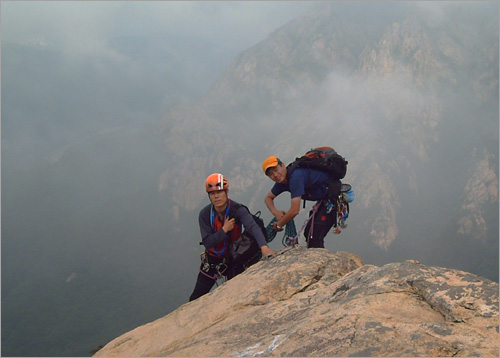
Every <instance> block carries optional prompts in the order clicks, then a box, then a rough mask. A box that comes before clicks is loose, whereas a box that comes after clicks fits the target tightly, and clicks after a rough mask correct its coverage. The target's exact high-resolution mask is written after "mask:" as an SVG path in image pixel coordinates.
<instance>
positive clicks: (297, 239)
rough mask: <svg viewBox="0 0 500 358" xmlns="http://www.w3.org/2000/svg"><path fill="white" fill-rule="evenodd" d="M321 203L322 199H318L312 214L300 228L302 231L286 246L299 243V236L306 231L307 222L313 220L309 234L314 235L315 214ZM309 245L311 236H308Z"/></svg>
mask: <svg viewBox="0 0 500 358" xmlns="http://www.w3.org/2000/svg"><path fill="white" fill-rule="evenodd" d="M320 205H321V200H320V201H318V202H317V203H316V204H314V206H313V208H312V214H311V215H309V217H308V218H307V219H306V221H304V224H303V225H302V227H301V228H300V231H299V233H298V234H297V235H296V236H295V237H293V238H291V239H290V241H289V245H285V246H292V245H296V244H298V243H299V236H300V234H302V232H303V231H304V229H305V228H306V226H307V223H308V222H309V221H310V220H312V223H311V229H310V230H309V233H310V235H308V236H312V233H313V229H314V219H313V218H314V215H316V212H317V211H318V208H319V206H320ZM307 245H308V246H309V237H307Z"/></svg>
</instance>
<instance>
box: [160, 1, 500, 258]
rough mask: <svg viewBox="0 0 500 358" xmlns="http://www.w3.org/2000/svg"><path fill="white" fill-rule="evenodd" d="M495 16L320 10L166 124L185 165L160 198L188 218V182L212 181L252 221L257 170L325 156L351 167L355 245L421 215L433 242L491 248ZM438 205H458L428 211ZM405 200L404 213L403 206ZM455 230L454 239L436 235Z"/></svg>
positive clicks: (391, 234)
mask: <svg viewBox="0 0 500 358" xmlns="http://www.w3.org/2000/svg"><path fill="white" fill-rule="evenodd" d="M364 5H365V4H364V3H363V6H364ZM359 6H361V5H359ZM490 6H491V7H490ZM490 6H484V7H481V6H479V7H471V6H469V5H467V4H443V6H437V7H433V6H427V7H426V6H420V5H416V4H406V3H405V4H398V5H396V7H397V9H396V11H395V12H391V11H389V8H390V7H386V6H384V5H383V4H370V5H369V6H368V8H367V9H364V10H365V12H364V15H361V14H357V15H354V14H355V13H356V12H355V9H352V8H351V7H349V6H347V5H345V6H344V5H338V4H335V3H331V4H330V3H328V4H319V5H318V7H314V8H313V9H311V11H310V12H308V13H307V14H305V15H303V16H300V17H297V18H296V19H295V20H293V21H291V22H289V23H288V24H286V25H284V26H282V27H281V28H279V29H277V30H276V31H274V32H273V33H272V34H270V36H269V37H268V38H267V39H265V40H263V41H262V42H260V43H259V44H257V45H255V46H253V47H252V48H250V49H248V50H247V51H244V52H243V53H241V54H240V55H239V56H238V57H236V58H235V60H234V61H233V62H232V63H231V64H230V65H229V67H228V69H227V70H226V71H225V72H224V73H223V75H222V76H221V77H220V79H219V81H217V82H216V83H215V84H214V86H213V87H212V89H211V91H209V92H207V93H206V95H205V96H203V97H202V98H201V99H200V100H199V101H198V102H196V103H193V105H192V106H189V107H183V108H177V109H176V110H174V111H172V112H171V113H169V114H167V115H166V116H165V118H164V121H163V123H164V130H163V132H162V133H161V135H162V136H164V142H165V145H166V150H167V152H168V153H169V154H170V155H172V157H173V158H174V157H175V158H182V160H178V159H176V162H177V163H178V164H176V165H175V168H169V169H167V170H165V171H164V173H163V175H162V176H161V178H160V179H159V188H160V189H161V190H164V189H165V188H167V187H168V188H170V189H171V190H173V192H174V197H175V199H174V200H175V202H176V205H179V206H182V207H184V208H185V209H186V210H188V211H191V210H196V208H198V207H199V206H200V205H201V202H202V200H203V193H202V191H200V190H198V188H199V180H197V179H196V178H195V177H193V176H191V175H189V174H188V173H190V172H191V171H192V168H196V171H197V173H199V176H200V177H204V176H207V175H209V174H210V173H212V172H216V171H220V172H223V173H224V174H225V175H226V176H227V177H228V178H229V180H230V181H231V183H232V185H233V186H232V189H231V191H232V193H233V195H235V197H239V198H240V200H243V201H249V202H251V203H256V205H259V210H260V205H262V204H261V203H262V198H263V197H264V196H265V194H266V192H267V191H268V190H269V188H270V186H271V185H270V182H269V181H267V185H266V180H268V179H267V178H266V177H265V176H263V174H262V172H261V171H260V170H259V167H260V163H261V161H262V160H263V159H264V158H265V157H267V156H268V155H271V154H274V155H278V156H279V157H280V158H281V159H282V160H283V161H284V162H286V163H289V162H290V161H292V160H293V159H294V158H295V157H296V156H299V155H301V154H302V153H304V152H305V151H306V150H308V149H310V148H312V147H315V146H321V145H330V146H333V147H334V148H335V149H336V150H337V151H338V152H339V153H341V154H342V155H343V156H345V157H346V158H347V159H348V160H349V163H350V165H349V168H348V174H347V176H346V178H345V180H346V181H347V182H349V183H350V184H352V185H353V187H354V189H355V191H356V193H357V196H356V203H353V208H356V207H357V208H358V209H359V210H358V213H357V214H356V215H357V216H358V218H359V222H361V223H363V227H362V228H359V227H358V228H359V230H360V231H357V232H356V233H355V235H354V236H355V237H357V238H366V237H368V238H370V241H371V242H372V243H374V244H375V245H376V246H377V247H379V248H380V249H381V250H384V251H387V250H389V249H390V247H391V246H392V245H394V243H395V241H396V240H398V237H399V235H400V234H399V233H400V232H401V230H408V227H409V225H408V224H407V222H408V221H409V220H411V219H410V218H412V217H419V216H423V215H422V214H421V213H420V212H419V211H422V210H423V209H419V208H426V209H425V210H428V209H430V210H433V211H434V214H435V216H440V219H439V220H435V221H434V222H425V223H422V225H426V226H427V225H431V226H433V227H434V230H432V231H434V232H436V233H438V232H439V235H445V236H448V237H453V236H456V235H467V238H468V239H470V240H479V241H482V242H483V243H486V242H490V243H494V242H496V241H498V232H496V230H495V227H496V223H495V222H494V221H491V219H489V218H487V216H488V215H487V214H486V213H485V210H486V209H485V205H489V203H497V202H498V190H494V188H495V187H496V188H498V165H497V164H496V162H495V160H493V158H495V159H497V161H498V153H497V152H498V18H496V17H495V16H494V15H493V12H491V13H489V11H488V9H490V10H491V9H495V8H496V9H498V8H497V7H498V5H492V4H490ZM370 11H371V12H370ZM386 12H387V14H386V15H387V17H383V16H380V18H379V15H380V14H384V13H386ZM384 19H387V20H386V21H385V22H382V20H384ZM378 21H381V22H378ZM495 30H497V31H496V32H495ZM457 135H458V136H460V138H456V136H457ZM457 144H460V147H459V146H458V145H457ZM198 153H200V154H198ZM201 153H203V155H201ZM476 153H477V154H476ZM484 158H490V159H489V160H488V161H485V159H484ZM452 163H453V164H452ZM477 163H483V164H481V165H479V166H478V165H477ZM452 165H453V166H456V167H457V169H451V168H450V169H446V168H448V167H451V166H452ZM444 169H446V170H447V171H449V172H451V171H456V172H458V173H460V174H459V175H455V176H451V175H448V176H445V172H444V171H443V170H444ZM478 170H480V171H483V172H482V173H477V171H478ZM179 174H180V175H179ZM181 177H184V178H185V180H181V179H180V178H181ZM443 178H445V179H443ZM241 181H243V183H241ZM472 188H474V189H472ZM471 190H472V191H473V192H480V193H477V195H475V197H476V198H481V199H478V200H475V199H474V200H472V198H471V196H470V195H468V193H470V192H471ZM424 192H429V193H432V194H423V193H424ZM442 193H447V195H449V196H450V197H453V198H456V199H457V200H458V199H459V198H460V202H453V203H451V201H452V200H447V201H450V205H449V206H447V207H446V208H442V210H439V209H438V206H429V205H428V204H427V200H425V198H427V197H428V196H430V197H432V196H434V197H439V196H442ZM408 195H412V197H411V198H410V199H411V200H410V205H411V206H408V205H404V206H401V203H403V202H406V201H407V199H406V197H407V196H408ZM457 208H460V210H457ZM488 210H496V211H497V212H498V208H497V209H495V208H494V205H492V207H491V208H490V206H488ZM444 213H448V215H449V216H446V217H441V216H442V215H444ZM471 217H474V219H472V220H471V219H470V218H471ZM451 218H452V219H453V221H454V223H455V229H454V230H453V231H447V232H443V233H441V231H442V230H444V226H446V227H447V228H448V227H451V226H450V225H448V224H446V225H441V224H440V222H447V221H448V220H450V219H451ZM351 227H352V226H351ZM446 230H448V229H446ZM431 235H432V234H431ZM414 239H415V240H417V239H418V238H417V237H415V238H414ZM359 240H361V239H359ZM357 244H358V246H359V245H360V243H359V242H358V243H357ZM485 245H486V244H485ZM345 249H349V251H352V250H353V248H352V247H347V248H345Z"/></svg>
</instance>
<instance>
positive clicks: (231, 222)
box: [222, 218, 236, 234]
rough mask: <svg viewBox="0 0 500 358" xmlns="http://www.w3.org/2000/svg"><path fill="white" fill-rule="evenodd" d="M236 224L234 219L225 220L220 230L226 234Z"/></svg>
mask: <svg viewBox="0 0 500 358" xmlns="http://www.w3.org/2000/svg"><path fill="white" fill-rule="evenodd" d="M235 224H236V220H235V219H234V218H232V219H229V220H228V219H227V218H226V220H225V221H224V225H223V226H222V230H224V232H225V233H226V234H227V233H228V232H229V231H231V230H233V229H234V225H235Z"/></svg>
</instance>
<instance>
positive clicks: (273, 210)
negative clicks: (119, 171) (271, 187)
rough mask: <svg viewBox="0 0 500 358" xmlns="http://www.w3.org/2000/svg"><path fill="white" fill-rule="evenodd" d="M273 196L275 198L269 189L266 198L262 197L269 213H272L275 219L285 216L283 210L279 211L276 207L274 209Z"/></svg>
mask: <svg viewBox="0 0 500 358" xmlns="http://www.w3.org/2000/svg"><path fill="white" fill-rule="evenodd" d="M274 198H276V195H274V194H273V193H272V191H270V192H269V193H267V195H266V198H265V199H264V203H266V206H267V208H268V209H269V211H270V212H271V214H273V215H274V217H275V218H276V220H280V219H281V218H282V217H283V216H285V214H286V213H285V212H284V211H279V210H278V209H276V206H274Z"/></svg>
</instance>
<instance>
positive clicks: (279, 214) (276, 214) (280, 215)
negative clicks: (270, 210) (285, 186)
mask: <svg viewBox="0 0 500 358" xmlns="http://www.w3.org/2000/svg"><path fill="white" fill-rule="evenodd" d="M285 215H286V213H285V212H284V211H275V212H274V217H275V218H276V221H280V220H281V219H282V218H283V216H285Z"/></svg>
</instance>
